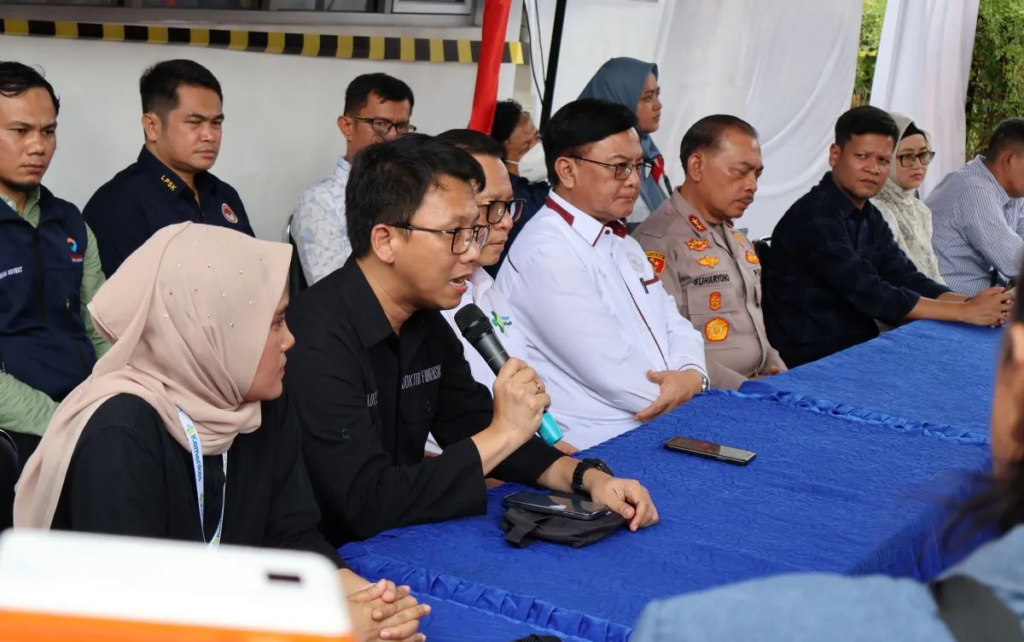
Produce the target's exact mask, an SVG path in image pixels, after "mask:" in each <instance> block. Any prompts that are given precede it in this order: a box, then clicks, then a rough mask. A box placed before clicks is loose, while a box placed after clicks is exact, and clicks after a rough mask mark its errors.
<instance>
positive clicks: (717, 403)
mask: <svg viewBox="0 0 1024 642" xmlns="http://www.w3.org/2000/svg"><path fill="white" fill-rule="evenodd" d="M950 432H955V431H950ZM677 435H684V436H689V437H695V438H697V439H705V440H708V441H713V442H717V443H721V444H725V445H732V446H737V447H740V448H745V449H749V450H753V451H755V452H756V453H757V459H755V460H754V461H753V462H752V463H751V464H750V465H749V466H746V467H740V466H732V465H729V464H724V463H720V462H715V461H709V460H704V459H700V458H696V457H692V456H687V455H682V454H678V453H672V452H668V451H666V450H664V449H663V448H662V444H663V443H664V442H665V441H667V440H668V439H669V438H671V437H674V436H677ZM590 453H591V454H593V455H594V456H597V457H601V458H602V459H604V460H605V461H607V462H608V463H609V464H610V465H611V466H612V467H613V468H614V469H615V472H616V474H617V475H619V476H626V477H633V478H637V479H640V480H642V481H643V483H644V484H645V485H646V486H647V487H648V488H649V489H650V491H651V495H652V496H653V498H654V500H655V502H656V504H657V506H658V509H659V511H660V514H661V523H660V524H658V525H657V526H655V527H653V528H650V529H646V530H644V531H642V532H640V533H628V532H625V531H623V532H620V533H617V534H615V535H613V536H611V537H610V538H608V539H607V540H605V541H603V542H600V543H598V544H596V545H593V546H590V547H588V548H584V549H579V550H573V549H569V548H565V547H562V546H556V545H551V544H544V543H537V544H534V545H533V546H531V547H529V548H526V549H521V550H520V549H514V548H512V547H510V546H508V545H507V544H505V542H504V540H503V539H502V534H501V532H500V531H499V528H498V524H499V522H500V516H501V512H502V508H501V506H500V500H501V497H502V496H504V495H506V494H508V493H509V492H512V491H513V490H516V488H515V487H503V488H499V489H497V490H496V491H493V492H492V494H491V502H490V509H489V512H488V515H487V516H485V517H477V518H470V519H463V520H458V521H454V522H448V523H444V524H430V525H423V526H417V527H411V528H405V529H397V530H394V531H390V532H388V533H384V534H382V535H379V536H378V537H376V538H374V539H372V540H369V541H367V542H363V543H359V544H350V545H348V546H346V547H344V548H343V549H342V553H343V554H344V555H345V557H346V558H347V559H348V560H349V563H350V564H351V565H352V566H353V568H354V569H355V570H356V571H358V572H360V573H362V574H363V575H365V576H366V577H368V578H371V579H372V578H376V577H380V576H386V577H389V578H390V579H393V580H395V581H398V582H401V583H405V584H409V585H411V586H412V587H413V589H414V590H415V591H418V592H419V593H421V594H427V595H433V596H436V597H440V598H443V599H446V600H450V601H453V602H457V603H460V604H463V605H466V606H472V607H474V608H478V609H481V610H484V611H489V612H493V613H500V614H502V615H504V616H507V617H509V618H512V619H514V620H517V621H521V622H525V623H528V624H531V625H534V626H538V627H542V628H546V629H551V630H556V631H560V632H561V633H562V634H565V635H570V636H576V637H580V638H584V639H588V640H615V641H625V640H626V639H627V637H628V635H629V632H630V631H631V627H632V625H633V623H634V622H635V621H636V619H637V617H638V616H639V614H640V612H641V610H642V609H643V607H644V605H645V604H647V603H648V602H649V601H651V600H652V599H656V598H663V597H668V596H671V595H676V594H679V593H684V592H688V591H696V590H701V589H705V588H708V587H712V586H719V585H722V584H726V583H730V582H735V581H739V580H744V579H749V578H753V577H759V576H765V575H773V574H779V573H788V572H800V571H830V572H837V573H852V574H863V573H872V572H884V573H890V574H895V575H903V576H910V577H916V578H930V577H932V576H934V575H935V574H937V573H938V572H939V571H941V570H942V569H944V568H946V567H947V566H948V565H949V564H950V563H951V562H952V561H953V557H952V556H950V555H947V554H946V553H945V552H944V551H943V550H940V548H939V547H938V546H937V545H936V533H938V532H939V531H940V530H941V529H942V527H943V525H944V523H945V522H946V520H947V517H948V514H947V512H946V511H945V510H944V509H943V508H942V502H943V500H946V499H952V500H954V501H955V500H957V499H962V497H963V496H964V494H965V493H966V492H968V489H969V487H970V484H969V483H968V481H967V480H968V478H969V476H970V474H972V473H978V472H980V471H983V470H986V469H987V467H988V460H989V456H988V451H987V448H986V445H985V444H984V443H980V442H979V441H978V440H974V441H973V442H972V441H971V440H964V439H962V438H959V437H957V436H951V435H950V434H947V432H946V431H944V430H943V429H942V428H941V426H935V427H930V428H928V429H927V430H925V429H923V428H921V427H920V426H913V425H903V426H899V427H892V426H887V425H882V424H877V423H872V422H868V421H862V420H856V419H851V418H842V417H832V416H829V415H827V414H820V413H812V412H807V411H806V410H804V409H801V408H797V407H794V406H789V405H785V404H779V403H776V402H774V401H771V400H761V399H756V398H749V397H743V396H739V395H736V394H735V393H733V394H731V395H730V394H726V393H710V394H708V395H703V396H701V397H698V398H696V399H694V400H693V401H692V402H690V403H689V404H686V405H685V406H682V407H680V408H678V409H677V410H676V411H674V412H673V413H671V414H670V415H668V416H665V417H662V418H660V419H658V420H656V421H654V422H652V423H651V424H649V425H647V426H645V427H642V428H640V429H637V430H634V431H632V432H629V433H627V434H625V435H622V436H620V437H617V438H615V439H613V440H611V441H609V442H605V443H604V444H601V445H600V446H597V447H596V448H594V449H592V450H591V451H590Z"/></svg>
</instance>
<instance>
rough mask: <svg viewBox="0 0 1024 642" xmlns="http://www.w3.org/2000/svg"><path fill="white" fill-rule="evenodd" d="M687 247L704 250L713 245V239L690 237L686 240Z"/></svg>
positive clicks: (698, 250) (697, 250) (693, 249)
mask: <svg viewBox="0 0 1024 642" xmlns="http://www.w3.org/2000/svg"><path fill="white" fill-rule="evenodd" d="M686 247H688V248H690V250H692V251H694V252H703V251H704V250H706V249H708V248H709V247H711V241H709V240H707V239H690V240H689V241H687V242H686Z"/></svg>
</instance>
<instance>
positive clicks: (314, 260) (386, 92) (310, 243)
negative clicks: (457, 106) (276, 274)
mask: <svg viewBox="0 0 1024 642" xmlns="http://www.w3.org/2000/svg"><path fill="white" fill-rule="evenodd" d="M414 104H415V99H414V98H413V95H412V90H411V89H409V85H407V84H405V83H404V82H402V81H401V80H399V79H398V78H394V77H392V76H389V75H387V74H382V73H373V74H363V75H362V76H359V77H357V78H356V79H355V80H353V81H352V82H351V83H349V85H348V88H347V89H346V90H345V110H344V113H342V115H341V116H338V129H339V130H341V134H342V135H343V136H344V137H345V141H346V149H345V155H344V156H342V157H341V158H339V159H338V164H337V166H336V167H335V168H334V174H332V175H331V176H328V177H327V178H325V179H323V180H321V181H319V182H317V183H314V184H313V185H312V186H310V187H309V189H307V190H306V191H305V192H304V193H303V194H302V197H301V198H300V199H299V204H298V205H297V206H296V207H295V211H294V212H292V216H291V237H292V240H293V241H294V242H295V247H296V250H297V253H298V255H299V261H300V263H301V264H302V273H303V276H305V278H306V283H307V284H308V285H313V284H314V283H316V282H317V281H319V280H320V279H322V278H324V277H325V276H327V275H328V274H330V273H331V272H333V271H335V270H337V269H338V268H340V267H341V266H342V265H344V264H345V261H346V259H348V257H349V255H350V254H351V253H352V246H351V245H350V244H349V240H348V231H347V229H346V223H345V185H346V184H347V183H348V176H349V172H350V171H351V169H352V159H354V158H355V156H356V154H358V153H359V152H360V151H362V150H363V149H365V148H366V147H368V146H370V145H374V144H377V143H382V142H384V141H386V140H394V139H395V138H397V137H398V136H401V135H403V134H407V133H409V132H414V131H416V128H415V127H414V126H412V125H410V124H409V119H410V118H411V117H412V108H413V105H414Z"/></svg>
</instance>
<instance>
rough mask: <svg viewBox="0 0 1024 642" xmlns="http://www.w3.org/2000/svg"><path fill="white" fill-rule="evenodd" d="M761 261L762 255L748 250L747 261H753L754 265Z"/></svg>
mask: <svg viewBox="0 0 1024 642" xmlns="http://www.w3.org/2000/svg"><path fill="white" fill-rule="evenodd" d="M760 262H761V259H760V257H758V256H757V252H754V251H753V250H747V263H753V264H754V265H757V264H758V263H760Z"/></svg>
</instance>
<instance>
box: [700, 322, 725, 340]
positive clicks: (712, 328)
mask: <svg viewBox="0 0 1024 642" xmlns="http://www.w3.org/2000/svg"><path fill="white" fill-rule="evenodd" d="M728 336H729V322H728V321H726V320H725V319H723V318H721V317H715V318H714V319H711V320H710V321H708V322H707V325H705V326H704V338H705V339H707V340H708V341H711V342H712V343H718V342H719V341H725V338H726V337H728Z"/></svg>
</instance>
